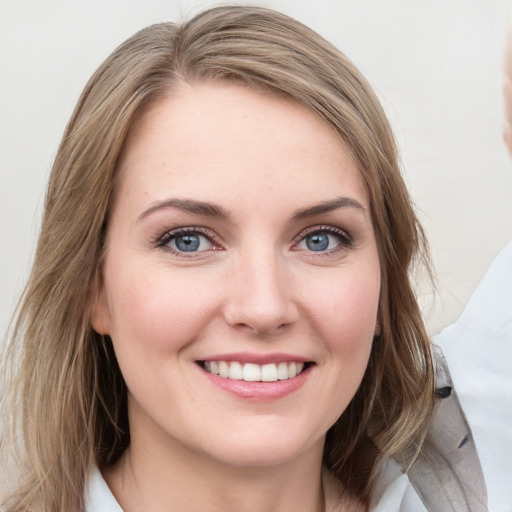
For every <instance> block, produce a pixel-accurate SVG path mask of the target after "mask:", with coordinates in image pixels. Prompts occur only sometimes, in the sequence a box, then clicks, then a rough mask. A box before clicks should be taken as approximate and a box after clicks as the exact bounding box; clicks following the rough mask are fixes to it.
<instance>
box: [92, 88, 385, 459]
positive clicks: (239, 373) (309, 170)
mask: <svg viewBox="0 0 512 512" xmlns="http://www.w3.org/2000/svg"><path fill="white" fill-rule="evenodd" d="M120 172H121V180H120V183H119V185H118V189H117V191H116V195H115V199H114V204H113V209H112V214H111V219H110V224H109V229H108V234H107V241H106V249H107V251H106V259H105V262H104V267H103V282H102V285H101V291H100V293H99V296H98V299H97V301H96V305H95V311H94V315H93V324H94V328H95V329H96V330H97V331H98V332H101V333H104V334H109V335H110V336H111V338H112V340H113V344H114V348H115V352H116V355H117V358H118V361H119V365H120V368H121V371H122V373H123V376H124V378H125V381H126V384H127V387H128V390H129V398H128V400H129V402H128V403H129V417H130V430H131V435H132V445H133V446H135V443H136V442H137V441H138V442H143V443H146V444H145V445H146V446H150V445H151V444H153V445H155V444H156V445H158V446H160V447H161V446H165V447H166V448H169V449H177V448H179V449H180V450H181V452H182V453H189V454H194V456H197V455H198V454H199V455H206V456H208V457H209V458H210V459H211V458H213V459H214V460H218V461H222V462H224V463H228V464H234V465H269V464H276V463H279V462H283V461H290V460H293V459H294V458H296V457H298V456H300V455H301V454H304V453H306V452H307V451H308V450H313V451H315V452H316V453H318V451H320V452H321V450H322V447H323V441H324V436H325V433H326V431H327V430H328V429H329V427H330V426H331V425H332V424H333V423H334V422H335V421H336V419H337V418H338V417H339V416H340V415H341V414H342V412H343V411H344V410H345V408H346V407H347V405H348V403H349V401H350V400H351V399H352V397H353V396H354V393H355V392H356V390H357V388H358V386H359V384H360V382H361V379H362V377H363V374H364V372H365V369H366V366H367V362H368V357H369V354H370V349H371V345H372V339H373V336H374V332H375V329H376V317H377V306H378V300H379V290H380V267H379V258H378V253H377V246H376V241H375V236H374V231H373V227H372V222H371V213H370V205H369V200H368V195H367V192H366V190H365V187H364V185H363V182H362V180H361V177H360V173H359V171H358V169H357V168H356V165H355V164H354V163H353V161H352V160H351V158H350V157H349V155H348V154H347V151H346V150H345V148H344V146H343V144H342V143H341V142H340V140H339V139H338V138H337V137H336V136H335V135H334V134H333V133H332V131H331V129H330V128H329V127H328V126H327V125H326V124H324V123H323V122H322V121H321V120H320V119H319V118H318V117H317V116H315V115H314V114H312V113H311V112H309V111H308V110H306V109H305V108H304V107H302V106H300V105H298V104H296V103H294V102H292V101H289V100H285V99H282V98H276V97H275V96H270V95H263V94H259V93H256V92H253V91H251V90H249V89H247V88H244V87H242V86H239V85H229V84H225V83H220V84H219V83H215V84H212V83H203V84H194V85H190V84H183V85H182V86H181V87H180V88H179V90H178V91H177V92H175V93H173V94H172V96H169V97H168V98H166V99H164V100H161V101H160V102H159V103H156V104H155V105H154V106H153V107H152V108H151V109H150V110H149V111H148V112H147V113H146V115H145V116H144V117H143V118H142V119H141V120H140V121H139V122H138V124H137V125H136V127H135V129H134V131H133V133H132V134H131V136H130V138H129V140H128V143H127V147H126V150H125V152H124V155H123V159H122V161H121V166H120ZM296 374H297V375H296Z"/></svg>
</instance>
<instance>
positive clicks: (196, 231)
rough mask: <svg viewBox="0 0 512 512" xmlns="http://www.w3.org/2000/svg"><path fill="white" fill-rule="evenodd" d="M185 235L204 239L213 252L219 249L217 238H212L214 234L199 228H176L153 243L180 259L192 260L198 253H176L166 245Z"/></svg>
mask: <svg viewBox="0 0 512 512" xmlns="http://www.w3.org/2000/svg"><path fill="white" fill-rule="evenodd" d="M186 235H201V236H203V237H205V238H206V239H207V240H208V241H209V242H210V243H211V244H212V245H213V247H214V249H213V250H216V249H218V248H220V247H221V245H220V243H219V242H218V241H217V238H216V237H215V236H214V234H213V233H212V232H211V231H210V230H208V229H204V228H201V227H186V228H177V229H173V230H172V231H168V232H167V233H165V234H164V235H163V236H161V237H160V238H158V239H157V240H156V242H155V244H154V245H155V247H157V248H162V249H164V250H166V251H169V252H171V253H173V254H177V255H179V256H181V257H185V258H193V257H197V254H198V251H191V252H190V253H187V252H185V251H177V250H175V249H173V248H172V247H169V246H168V245H167V244H168V243H169V242H171V241H172V240H174V239H175V238H179V237H180V236H186ZM201 252H205V251H199V253H201Z"/></svg>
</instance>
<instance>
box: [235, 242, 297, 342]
mask: <svg viewBox="0 0 512 512" xmlns="http://www.w3.org/2000/svg"><path fill="white" fill-rule="evenodd" d="M296 316H297V315H296V311H295V305H294V304H293V300H292V296H291V288H290V283H289V279H288V271H287V268H286V264H285V261H283V258H282V255H280V254H279V252H278V251H276V250H275V249H274V248H272V247H268V246H267V247H259V248H258V249H255V250H246V251H243V252H242V253H241V254H240V257H239V259H238V261H237V262H236V268H235V269H234V272H233V275H232V294H231V297H230V299H229V301H228V305H227V310H226V318H227V320H228V323H230V324H231V325H233V326H238V327H240V326H244V327H245V328H250V329H251V330H252V331H254V332H256V333H258V334H265V333H270V332H273V331H274V330H275V329H277V328H278V327H281V326H283V325H286V324H290V323H293V322H294V320H295V319H296Z"/></svg>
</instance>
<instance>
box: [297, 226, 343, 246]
mask: <svg viewBox="0 0 512 512" xmlns="http://www.w3.org/2000/svg"><path fill="white" fill-rule="evenodd" d="M350 244H351V241H350V238H349V237H348V236H347V235H346V234H345V233H344V232H343V231H341V230H339V229H337V228H334V227H328V228H327V227H326V228H322V229H317V230H316V231H310V232H309V233H306V234H305V235H302V236H301V239H300V241H299V243H298V245H297V248H298V249H307V250H308V251H313V252H323V251H330V250H333V249H337V248H339V247H340V246H344V247H347V246H349V245H350Z"/></svg>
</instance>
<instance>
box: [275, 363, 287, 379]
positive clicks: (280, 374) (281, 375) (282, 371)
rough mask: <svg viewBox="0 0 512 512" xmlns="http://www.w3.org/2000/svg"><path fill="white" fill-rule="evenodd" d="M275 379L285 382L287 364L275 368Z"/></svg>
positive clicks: (280, 364)
mask: <svg viewBox="0 0 512 512" xmlns="http://www.w3.org/2000/svg"><path fill="white" fill-rule="evenodd" d="M277 378H278V379H279V380H285V379H287V378H288V363H279V365H278V367H277Z"/></svg>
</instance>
